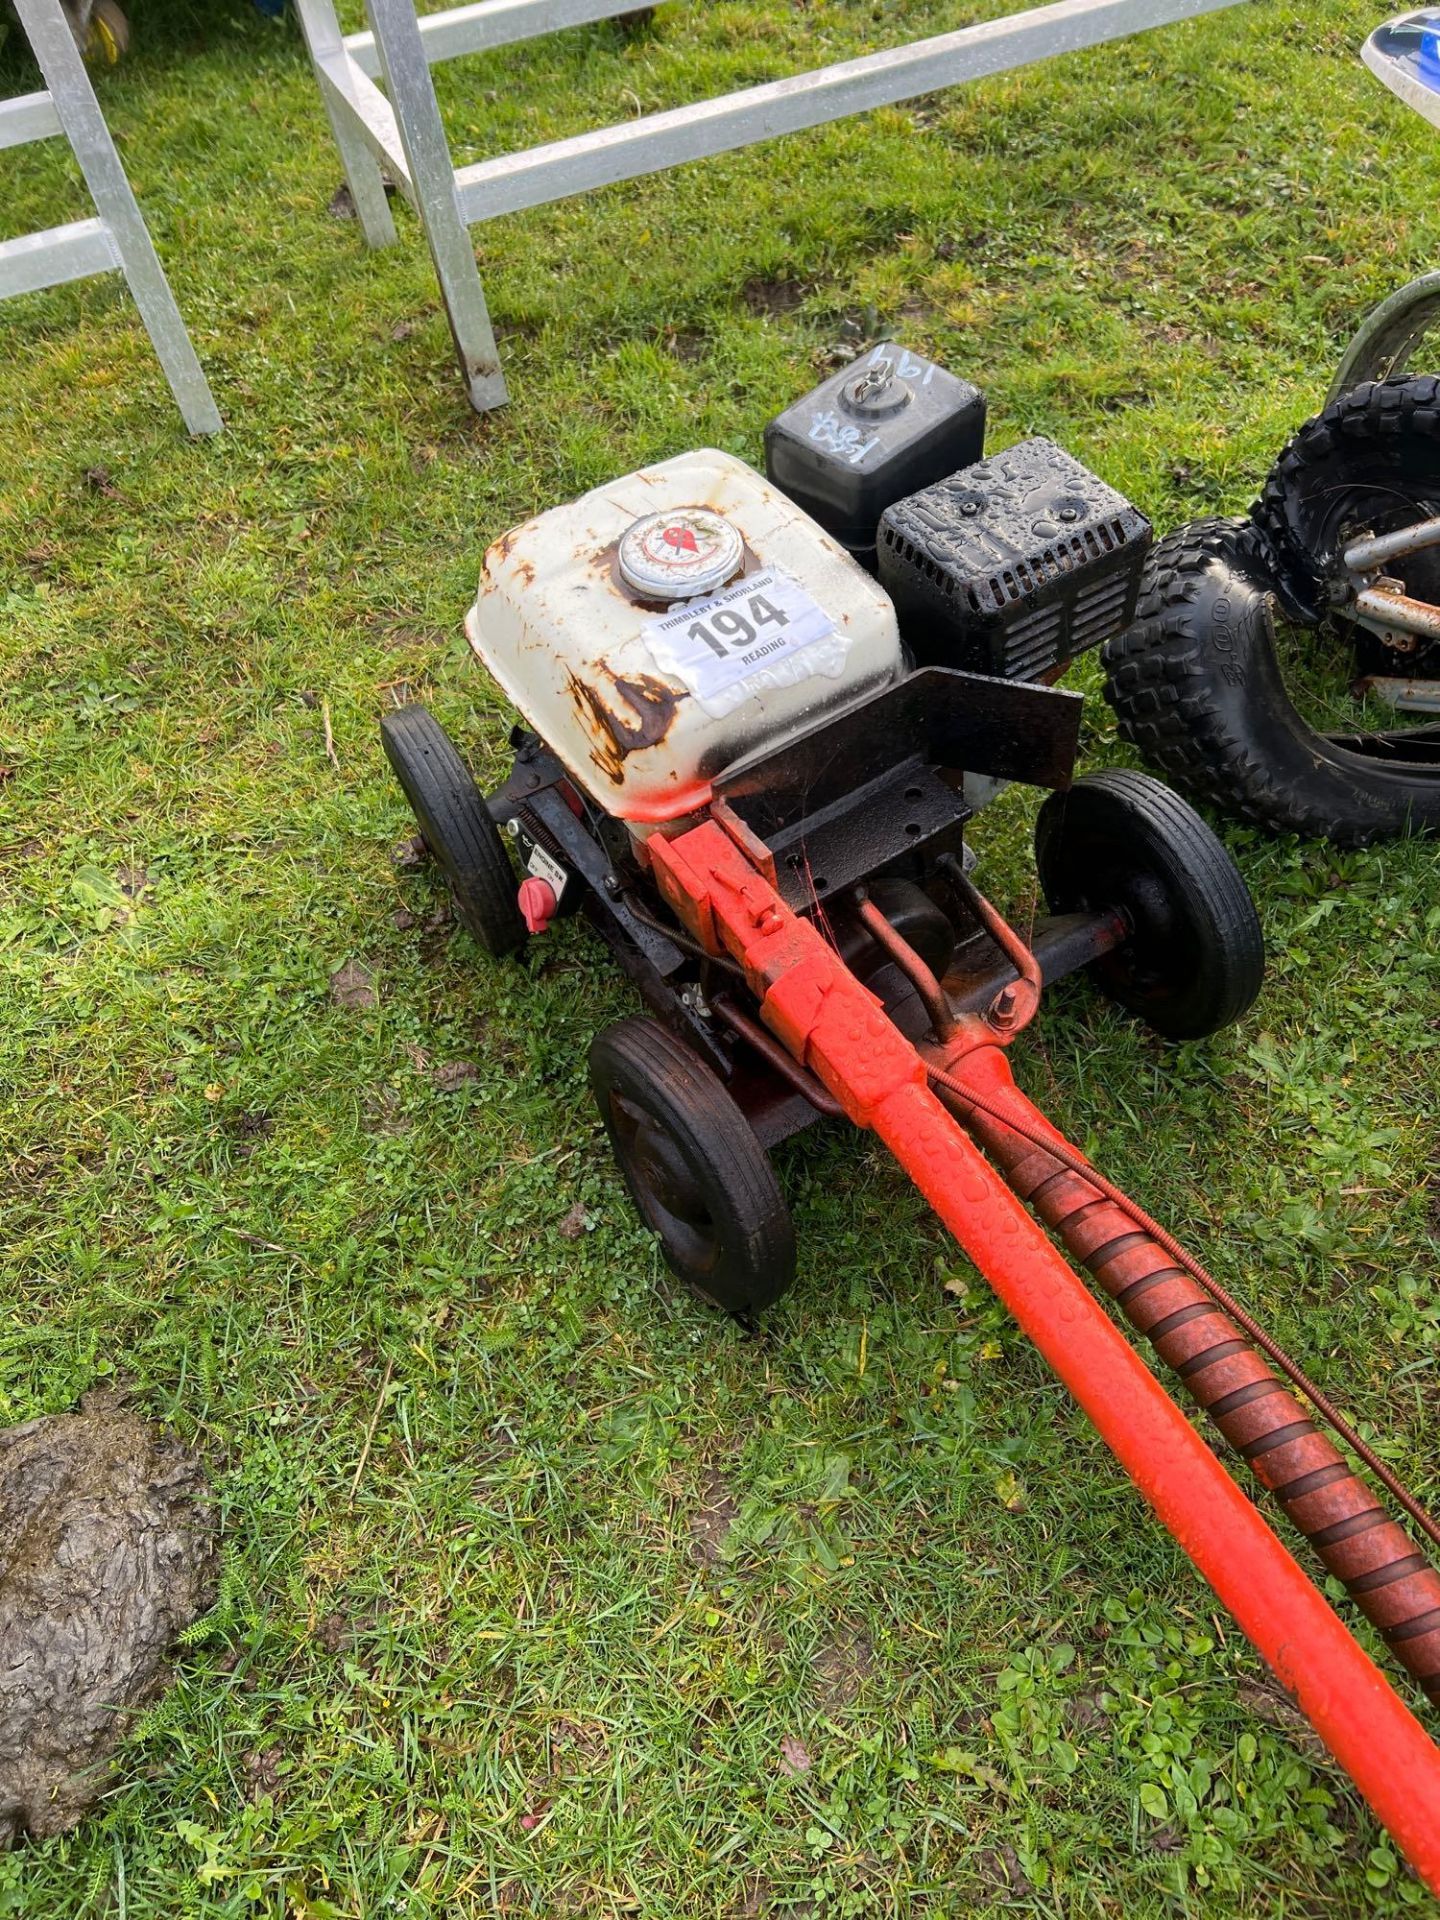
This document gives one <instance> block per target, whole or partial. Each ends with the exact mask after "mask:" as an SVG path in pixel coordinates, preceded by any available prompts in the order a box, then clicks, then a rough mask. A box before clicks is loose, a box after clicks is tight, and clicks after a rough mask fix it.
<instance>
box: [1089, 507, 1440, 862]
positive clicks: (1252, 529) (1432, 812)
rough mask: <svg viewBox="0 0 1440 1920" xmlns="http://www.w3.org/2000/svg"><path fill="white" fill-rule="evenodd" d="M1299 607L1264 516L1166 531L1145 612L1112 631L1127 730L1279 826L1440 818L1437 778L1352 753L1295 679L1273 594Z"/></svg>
mask: <svg viewBox="0 0 1440 1920" xmlns="http://www.w3.org/2000/svg"><path fill="white" fill-rule="evenodd" d="M1282 600H1288V602H1289V611H1290V613H1291V615H1292V617H1300V615H1299V609H1298V607H1297V606H1296V604H1295V601H1294V598H1293V595H1292V594H1291V592H1290V588H1289V585H1288V583H1287V582H1285V580H1284V579H1283V578H1282V577H1281V574H1280V565H1279V561H1278V559H1277V556H1276V554H1275V552H1274V550H1273V548H1272V547H1271V545H1270V544H1269V543H1268V541H1267V539H1266V537H1265V536H1264V535H1263V534H1262V532H1261V531H1260V529H1259V528H1258V527H1257V526H1256V525H1254V524H1253V523H1251V522H1247V521H1243V520H1201V521H1198V522H1196V523H1195V524H1194V525H1193V526H1189V527H1182V528H1180V529H1179V530H1178V531H1177V532H1175V533H1172V534H1169V535H1167V536H1166V538H1165V539H1163V540H1161V541H1160V542H1159V544H1158V545H1157V546H1156V547H1155V549H1154V550H1153V552H1152V554H1151V556H1150V560H1149V563H1148V570H1147V577H1146V583H1145V587H1144V590H1143V591H1142V593H1141V597H1140V605H1139V609H1138V618H1137V620H1136V622H1135V624H1134V625H1133V626H1132V627H1130V628H1128V629H1127V630H1126V631H1125V632H1124V633H1122V634H1119V635H1117V636H1116V637H1115V638H1114V639H1112V640H1110V641H1108V642H1107V643H1106V646H1105V649H1104V654H1103V659H1104V665H1105V676H1106V678H1105V697H1106V699H1107V700H1108V701H1109V702H1110V705H1111V706H1112V707H1113V708H1114V709H1115V713H1116V717H1117V718H1118V720H1119V722H1120V732H1121V735H1122V736H1123V738H1125V739H1126V740H1128V741H1130V743H1131V744H1132V745H1133V746H1134V747H1136V748H1137V749H1138V751H1139V752H1140V753H1141V755H1142V756H1143V757H1144V759H1145V760H1146V762H1147V763H1148V764H1149V765H1150V766H1152V767H1154V768H1155V769H1156V771H1157V772H1159V773H1162V774H1164V775H1165V777H1166V778H1167V779H1168V780H1170V781H1172V782H1173V783H1174V784H1175V785H1176V786H1177V787H1179V788H1180V789H1181V791H1182V792H1184V793H1187V794H1189V795H1190V796H1191V798H1192V799H1196V800H1201V801H1205V802H1207V803H1208V804H1209V805H1211V806H1213V807H1215V808H1216V809H1217V811H1219V812H1221V813H1226V814H1230V815H1232V816H1234V817H1236V818H1238V819H1241V820H1246V821H1249V822H1250V823H1251V824H1252V825H1254V826H1257V827H1261V828H1264V829H1265V830H1266V831H1267V832H1271V833H1298V834H1305V835H1311V836H1319V837H1322V838H1325V839H1328V840H1332V841H1334V842H1335V843H1336V845H1338V846H1350V847H1359V846H1368V845H1370V844H1371V843H1372V842H1374V841H1377V840H1392V839H1395V838H1397V837H1399V836H1400V835H1402V834H1406V833H1418V832H1434V831H1436V830H1437V829H1440V777H1437V775H1436V774H1435V773H1434V772H1433V771H1431V772H1430V773H1429V774H1428V775H1427V774H1426V772H1424V771H1423V770H1421V769H1418V768H1415V767H1407V765H1406V764H1405V763H1404V762H1397V763H1394V764H1387V763H1386V762H1385V761H1384V760H1382V759H1380V758H1378V757H1376V756H1374V755H1371V754H1360V753H1354V752H1351V751H1350V750H1349V749H1347V748H1345V747H1341V746H1337V745H1336V744H1335V743H1334V742H1333V741H1331V740H1327V739H1326V737H1325V736H1324V735H1323V734H1321V733H1318V732H1317V731H1316V730H1315V729H1314V728H1313V727H1312V726H1310V725H1309V723H1308V722H1307V721H1306V720H1304V719H1303V718H1302V717H1301V715H1300V713H1299V712H1298V711H1297V709H1296V707H1295V705H1294V702H1293V701H1292V700H1291V698H1290V695H1289V693H1288V692H1287V691H1286V688H1285V682H1284V678H1283V676H1282V674H1281V671H1280V666H1279V662H1278V659H1277V657H1276V650H1275V612H1276V605H1277V601H1282Z"/></svg>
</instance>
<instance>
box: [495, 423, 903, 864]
mask: <svg viewBox="0 0 1440 1920" xmlns="http://www.w3.org/2000/svg"><path fill="white" fill-rule="evenodd" d="M465 631H466V634H467V636H468V638H469V641H470V645H471V646H472V648H473V649H474V651H475V653H476V655H477V656H478V657H479V659H480V660H481V661H482V662H483V664H484V665H485V666H486V667H487V668H488V669H489V671H490V672H491V674H493V676H494V677H495V679H496V680H497V681H498V682H499V684H500V686H501V687H502V688H503V689H504V691H505V693H506V694H507V695H508V697H509V698H510V700H511V701H512V702H513V703H514V705H515V706H516V707H518V708H519V710H520V712H521V713H522V714H523V715H524V717H525V720H526V723H527V724H528V725H529V726H531V727H533V728H534V730H535V731H536V732H537V733H538V734H539V735H540V737H541V738H542V739H543V740H544V741H545V742H546V744H547V745H548V746H549V747H550V748H551V749H552V750H553V751H554V752H555V753H556V754H557V755H558V756H559V758H560V759H561V760H562V761H563V762H564V764H565V766H566V767H567V768H568V770H569V772H570V773H571V774H572V775H573V777H574V778H575V780H576V781H577V782H578V783H579V784H580V785H581V786H582V787H584V788H585V789H586V790H587V791H588V792H589V793H590V794H592V795H593V796H594V798H595V799H596V800H597V801H598V803H599V804H600V805H601V806H602V807H603V808H604V809H605V811H606V812H607V813H610V814H614V815H615V816H616V817H617V818H619V819H622V820H627V821H630V822H632V823H633V824H634V825H635V826H637V827H639V828H641V829H643V828H645V827H650V826H656V825H660V824H662V823H664V822H669V821H677V820H683V819H684V818H686V817H687V816H688V815H690V814H692V813H694V812H696V811H697V810H698V809H699V808H700V807H703V806H704V805H705V803H706V801H707V800H708V799H709V797H710V786H711V782H712V781H713V780H715V779H717V778H718V777H719V775H720V774H722V773H723V772H724V771H725V769H726V768H727V767H728V766H730V765H731V764H732V763H733V762H734V761H736V760H739V759H741V758H742V757H743V756H745V755H747V754H751V753H754V752H756V751H757V750H760V749H765V748H770V747H774V746H778V745H780V744H781V743H782V742H783V741H784V740H785V739H787V738H788V737H789V736H791V735H793V734H795V733H798V732H799V731H800V730H801V729H802V728H804V727H806V726H809V725H810V724H812V723H813V722H814V721H816V720H818V719H821V718H823V717H824V716H826V715H827V714H830V713H834V712H838V711H839V710H840V709H841V708H842V707H845V706H849V705H851V704H852V703H853V702H855V701H856V700H859V699H860V698H862V697H863V696H864V695H866V694H868V693H871V692H874V691H875V690H876V689H877V688H879V687H882V686H885V685H886V684H887V683H888V682H889V681H890V680H892V679H893V678H895V676H896V675H897V674H898V673H899V672H900V670H901V653H900V634H899V629H898V627H897V625H896V620H895V610H894V608H893V607H892V605H891V604H890V600H889V597H888V596H887V595H886V594H885V593H884V592H882V591H881V589H880V588H879V587H878V586H877V585H876V584H875V582H874V581H873V580H872V579H871V578H870V576H869V574H867V573H866V572H865V571H864V569H863V568H861V567H859V566H857V565H856V563H855V562H854V561H853V560H852V559H851V558H850V556H849V554H847V553H846V552H845V550H844V549H843V548H842V547H840V546H838V545H837V544H836V543H835V541H833V540H832V539H831V538H830V536H829V535H828V534H827V533H825V532H824V531H823V530H822V529H821V528H820V527H819V526H817V525H816V523H815V522H814V521H813V520H812V519H810V517H809V516H808V515H807V514H804V513H802V512H801V511H800V509H799V508H798V507H797V506H795V505H793V503H792V502H791V501H789V500H788V499H786V497H785V496H784V494H782V493H778V492H777V491H776V490H775V488H774V487H772V486H771V485H770V483H769V482H768V481H767V480H766V479H765V478H764V477H763V476H762V475H761V474H759V473H757V472H756V471H755V470H754V468H753V467H749V466H747V465H746V464H745V462H744V461H743V460H737V459H736V458H735V457H734V456H733V455H731V454H728V453H719V452H717V451H715V450H714V449H713V448H706V449H703V450H702V451H700V452H698V453H686V454H681V455H680V456H678V457H677V458H676V459H673V460H664V461H661V462H660V463H659V464H658V465H656V466H653V467H642V468H641V469H640V471H639V472H638V473H631V474H627V475H626V476H625V478H624V479H622V480H614V481H611V482H610V483H609V484H607V485H605V486H602V487H596V488H595V490H594V491H593V492H591V493H587V494H585V495H584V496H583V497H582V498H581V499H579V500H576V501H573V502H572V503H571V504H570V505H568V506H563V507H552V508H551V509H550V511H549V512H548V513H542V514H538V515H537V516H536V517H535V518H534V519H533V520H527V521H526V522H525V523H524V525H523V526H519V527H516V528H515V529H514V531H513V532H511V533H507V534H506V535H505V536H504V538H503V539H500V540H497V541H496V542H495V544H494V546H492V547H491V548H490V550H489V551H488V552H487V553H486V555H485V565H484V569H483V571H482V573H481V576H480V588H479V592H478V594H477V595H476V599H475V604H474V606H473V607H472V608H471V609H470V611H469V613H468V614H467V615H466V619H465Z"/></svg>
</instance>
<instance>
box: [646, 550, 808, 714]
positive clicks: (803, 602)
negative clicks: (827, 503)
mask: <svg viewBox="0 0 1440 1920" xmlns="http://www.w3.org/2000/svg"><path fill="white" fill-rule="evenodd" d="M834 631H835V623H834V621H833V620H832V619H831V618H830V616H829V614H828V613H826V611H825V609H824V608H823V607H822V606H819V605H818V604H817V603H816V602H815V601H814V600H812V599H811V598H810V596H809V594H808V593H806V592H805V590H804V588H803V587H801V586H800V585H799V584H798V583H797V582H796V581H795V580H792V579H791V578H790V576H789V574H787V573H783V572H782V571H781V570H780V568H778V567H767V568H766V569H765V570H764V572H763V573H756V574H752V575H751V576H750V578H749V579H748V580H740V581H737V582H736V583H735V585H734V586H732V587H727V588H726V589H725V590H724V592H723V593H717V594H715V595H714V596H713V597H712V598H711V599H709V600H695V601H692V602H691V603H690V605H689V606H685V607H676V608H675V609H674V610H673V611H672V612H670V613H667V614H665V615H664V616H663V617H662V618H661V619H658V620H652V621H650V622H649V623H648V624H647V626H646V628H645V641H646V644H647V645H648V647H649V648H650V651H651V653H652V654H653V655H654V656H655V659H656V662H657V663H658V664H659V666H660V667H661V669H662V671H664V672H665V673H668V674H670V675H671V676H672V677H673V678H675V679H677V680H679V681H680V682H681V683H682V684H683V685H684V686H686V687H688V688H689V689H690V691H691V693H693V694H694V695H695V697H696V699H698V700H699V701H700V702H701V704H702V705H704V704H706V703H707V702H708V701H709V700H711V699H713V698H714V697H715V696H716V695H717V694H721V693H723V692H724V691H725V689H727V688H729V687H733V686H734V685H736V683H737V682H739V681H742V680H745V679H748V678H749V676H750V675H751V674H754V673H760V672H762V671H763V670H764V669H766V668H770V667H774V666H777V665H778V664H779V663H780V662H781V661H783V660H788V659H789V658H790V657H791V656H792V655H794V654H797V653H799V652H801V651H802V650H803V649H804V648H806V647H808V646H812V645H813V644H814V643H815V642H816V641H817V640H824V639H826V638H828V637H829V635H831V634H833V633H834ZM786 677H787V678H793V672H792V673H790V674H787V676H786Z"/></svg>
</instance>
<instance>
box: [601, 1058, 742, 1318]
mask: <svg viewBox="0 0 1440 1920" xmlns="http://www.w3.org/2000/svg"><path fill="white" fill-rule="evenodd" d="M609 1109H610V1121H611V1137H612V1139H613V1140H614V1143H615V1153H616V1157H617V1158H618V1159H619V1160H620V1162H621V1165H622V1167H623V1168H624V1170H625V1172H626V1173H627V1174H628V1175H629V1179H630V1188H631V1191H632V1193H633V1194H634V1196H635V1203H636V1205H637V1206H638V1207H639V1209H640V1212H641V1214H642V1216H643V1217H644V1220H645V1224H646V1225H647V1226H648V1227H649V1228H650V1229H651V1231H652V1232H654V1233H657V1234H658V1235H659V1236H660V1238H661V1240H662V1241H663V1242H664V1243H665V1245H666V1246H667V1247H668V1248H669V1249H670V1250H671V1252H672V1253H673V1254H674V1256H675V1258H676V1260H677V1261H678V1262H679V1263H680V1264H681V1266H683V1267H684V1268H685V1269H686V1270H687V1271H689V1272H691V1273H693V1274H694V1275H695V1276H696V1277H697V1281H698V1282H699V1283H700V1284H703V1282H704V1279H705V1277H706V1276H708V1275H710V1274H712V1273H713V1272H714V1271H715V1268H716V1266H717V1265H718V1264H719V1260H720V1238H719V1231H718V1228H717V1226H716V1222H715V1216H714V1215H713V1213H712V1212H711V1211H710V1204H709V1201H708V1199H707V1198H706V1194H705V1189H704V1186H703V1185H702V1183H701V1181H700V1179H699V1177H698V1175H697V1173H696V1170H695V1168H694V1167H693V1166H692V1165H691V1164H690V1161H689V1160H688V1159H687V1158H686V1156H685V1153H684V1151H683V1149H682V1148H681V1146H680V1143H679V1141H678V1140H676V1139H675V1137H674V1136H673V1134H670V1133H668V1132H667V1131H666V1129H665V1127H664V1126H663V1124H662V1123H661V1122H660V1121H659V1120H657V1119H656V1117H655V1115H654V1114H652V1113H648V1112H647V1111H646V1110H645V1108H644V1107H642V1106H641V1105H640V1104H639V1102H638V1101H635V1100H632V1099H628V1098H627V1097H626V1096H625V1095H624V1094H621V1093H618V1092H616V1091H615V1090H613V1089H612V1090H611V1093H610V1099H609Z"/></svg>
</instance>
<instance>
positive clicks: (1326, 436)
mask: <svg viewBox="0 0 1440 1920" xmlns="http://www.w3.org/2000/svg"><path fill="white" fill-rule="evenodd" d="M1436 515H1440V378H1437V377H1436V376H1435V375H1433V374H1421V375H1417V376H1415V377H1414V378H1403V377H1402V378H1400V379H1395V380H1366V381H1362V382H1361V384H1360V385H1359V386H1358V387H1352V388H1351V389H1350V391H1349V392H1348V393H1342V394H1341V395H1340V397H1339V398H1338V399H1336V400H1332V401H1331V402H1330V404H1329V405H1328V406H1327V407H1326V408H1325V409H1324V410H1323V411H1322V412H1320V413H1318V414H1316V416H1315V418H1314V419H1313V420H1307V421H1306V423H1305V425H1304V426H1303V427H1301V428H1300V430H1299V431H1298V432H1297V433H1296V434H1295V436H1294V438H1293V439H1292V440H1291V441H1290V444H1289V445H1288V446H1287V447H1286V448H1285V450H1284V452H1283V453H1282V454H1281V455H1280V458H1279V459H1278V460H1277V461H1276V462H1275V465H1274V466H1273V467H1272V468H1271V469H1270V475H1269V478H1268V479H1267V480H1266V482H1265V488H1264V491H1263V492H1262V493H1261V495H1260V498H1259V500H1258V501H1257V502H1256V503H1255V505H1254V507H1253V508H1252V509H1251V518H1252V519H1253V520H1254V522H1255V524H1256V526H1257V527H1258V528H1259V529H1260V533H1261V536H1262V538H1263V539H1264V540H1265V541H1266V542H1268V543H1269V545H1270V546H1271V548H1273V550H1274V553H1275V558H1276V561H1277V563H1278V567H1279V570H1280V572H1281V574H1282V575H1283V576H1284V585H1285V586H1286V587H1287V588H1288V589H1289V590H1290V591H1291V592H1292V593H1293V594H1294V595H1295V596H1296V598H1297V599H1298V600H1299V601H1300V602H1301V604H1303V605H1305V606H1306V607H1307V608H1308V609H1309V611H1310V614H1311V617H1312V618H1314V619H1317V620H1318V619H1320V618H1321V617H1322V616H1323V614H1324V612H1325V609H1326V607H1327V605H1328V604H1329V593H1328V587H1329V584H1330V582H1331V581H1332V580H1334V579H1337V578H1339V576H1340V575H1341V574H1342V573H1343V571H1344V567H1343V561H1342V555H1343V553H1344V550H1345V548H1346V547H1347V546H1348V545H1349V544H1350V541H1351V540H1353V539H1355V538H1356V537H1357V536H1358V535H1360V534H1361V533H1376V534H1379V533H1391V532H1394V531H1395V529H1396V528H1399V527H1405V526H1410V525H1412V524H1413V523H1414V522H1415V521H1417V520H1430V519H1433V518H1435V517H1436ZM1386 571H1387V572H1394V573H1397V574H1399V575H1400V576H1401V577H1402V578H1403V580H1404V582H1405V586H1406V589H1407V591H1408V592H1409V593H1411V594H1412V595H1413V596H1414V597H1415V598H1416V599H1418V600H1430V601H1436V600H1440V547H1430V548H1427V549H1425V550H1424V551H1423V552H1421V553H1417V554H1412V555H1411V556H1410V557H1409V558H1408V559H1406V560H1402V561H1397V562H1396V563H1395V564H1394V566H1393V567H1389V568H1387V569H1386ZM1389 658H1390V665H1389V667H1388V669H1385V670H1388V671H1389V672H1392V673H1408V672H1409V671H1411V668H1410V667H1409V666H1407V665H1406V664H1405V662H1404V660H1403V659H1401V658H1399V657H1397V656H1396V655H1394V654H1393V653H1392V654H1390V656H1389ZM1415 664H1416V665H1417V666H1419V667H1420V670H1421V671H1422V672H1423V671H1424V670H1425V669H1424V667H1423V665H1421V663H1420V662H1419V661H1418V659H1417V660H1416V662H1415Z"/></svg>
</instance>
